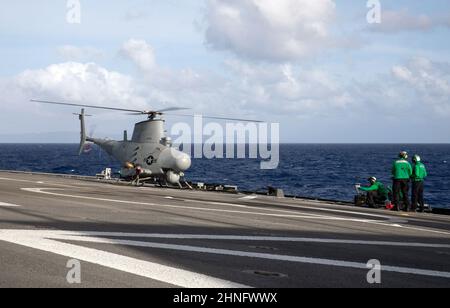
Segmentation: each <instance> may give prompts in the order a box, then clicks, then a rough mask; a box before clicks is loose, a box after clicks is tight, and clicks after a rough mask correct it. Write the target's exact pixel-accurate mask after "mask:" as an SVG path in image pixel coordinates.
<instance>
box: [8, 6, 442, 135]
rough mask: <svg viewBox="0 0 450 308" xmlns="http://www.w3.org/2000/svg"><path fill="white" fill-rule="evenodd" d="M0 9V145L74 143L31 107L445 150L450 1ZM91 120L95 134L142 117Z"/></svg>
mask: <svg viewBox="0 0 450 308" xmlns="http://www.w3.org/2000/svg"><path fill="white" fill-rule="evenodd" d="M30 2H31V3H30ZM78 4H79V5H80V7H79V8H80V10H79V13H80V14H79V16H78V10H77V8H78ZM378 4H379V5H380V6H379V7H378ZM0 7H1V9H0V93H1V96H0V108H1V109H0V142H77V138H78V135H77V130H78V129H79V124H78V122H77V118H76V117H74V116H73V115H72V113H73V112H77V111H78V112H79V110H77V109H76V108H75V109H74V108H66V107H58V106H43V105H38V104H35V103H31V102H29V100H30V99H44V100H56V101H64V102H69V103H81V104H94V105H101V106H113V107H122V108H123V107H126V108H132V109H139V110H140V109H144V110H148V109H160V108H164V107H171V106H180V107H187V108H191V109H192V110H191V111H190V112H191V113H195V114H205V115H213V116H223V117H237V118H251V119H258V120H263V121H267V122H270V123H280V132H281V133H280V134H281V136H280V138H281V142H298V143H361V142H362V143H448V142H449V141H450V136H449V132H450V39H449V38H450V2H449V1H448V0H430V1H418V0H417V1H413V0H408V1H406V0H405V1H404V0H395V1H394V0H381V1H373V0H370V1H365V0H359V1H357V0H353V1H351V0H339V1H337V0H277V1H275V0H183V1H175V0H151V1H149V0H131V1H117V0H108V1H106V0H96V1H87V0H79V1H76V0H70V1H66V0H40V1H24V0H16V1H14V2H11V1H6V0H0ZM378 8H379V10H378ZM74 12H75V13H74ZM378 12H379V13H380V14H379V15H378ZM368 15H369V18H368ZM78 17H80V18H79V19H77V18H78ZM91 113H92V114H93V115H94V116H93V117H90V118H89V119H88V123H89V124H88V127H89V131H90V133H91V134H94V135H95V137H111V138H114V137H118V136H121V135H122V131H123V130H124V129H128V130H129V131H130V132H131V131H132V129H133V125H134V123H135V122H136V121H139V120H143V119H142V118H138V117H135V118H133V117H130V116H127V115H124V114H121V113H111V112H101V111H91ZM179 121H186V122H188V123H189V120H188V119H181V118H179V117H167V125H168V126H167V128H168V131H169V133H170V130H171V127H172V126H173V125H174V124H175V123H177V122H179Z"/></svg>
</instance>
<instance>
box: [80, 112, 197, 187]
mask: <svg viewBox="0 0 450 308" xmlns="http://www.w3.org/2000/svg"><path fill="white" fill-rule="evenodd" d="M79 118H80V121H81V142H80V151H79V153H80V154H81V153H82V152H83V149H84V146H85V144H86V142H92V143H94V144H96V145H98V146H99V147H100V148H102V149H103V150H104V151H105V152H106V153H108V154H109V155H111V156H112V157H114V158H115V159H116V160H117V161H119V162H120V163H121V164H122V166H123V167H122V170H121V176H122V177H124V178H131V177H133V176H135V175H136V168H137V167H138V166H139V167H140V168H141V170H142V173H141V174H140V177H141V178H159V179H161V178H162V179H163V180H166V181H167V182H169V183H170V184H179V183H180V179H181V178H182V177H183V176H184V172H185V171H186V170H188V169H189V168H190V167H191V158H190V156H189V155H187V154H185V153H183V152H181V151H179V150H177V149H175V148H173V147H172V144H171V140H170V138H168V137H167V136H166V135H165V132H164V123H165V121H164V120H163V119H156V118H153V117H152V118H149V119H148V120H146V121H142V122H139V123H136V124H135V127H134V132H133V136H132V138H131V140H128V137H127V135H128V134H127V132H126V131H125V132H124V138H123V140H122V141H114V140H108V139H97V138H92V137H89V136H87V135H86V129H85V113H84V109H82V110H81V114H79Z"/></svg>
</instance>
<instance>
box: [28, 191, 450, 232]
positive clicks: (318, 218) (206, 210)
mask: <svg viewBox="0 0 450 308" xmlns="http://www.w3.org/2000/svg"><path fill="white" fill-rule="evenodd" d="M21 190H23V191H28V192H32V193H39V194H45V195H52V196H58V197H67V198H76V199H84V200H94V201H102V202H114V203H122V204H134V205H147V206H154V207H155V206H156V207H163V208H176V209H184V210H194V211H203V212H219V213H233V214H249V215H255V216H266V217H278V218H299V219H311V220H330V221H349V222H358V223H369V224H376V225H382V226H386V227H391V228H399V227H401V228H404V229H409V230H412V231H419V232H431V233H436V234H442V235H450V232H447V231H441V230H434V229H428V228H416V227H409V226H403V225H399V224H392V223H389V221H386V222H383V221H378V220H369V219H356V218H343V217H335V216H318V215H314V214H304V213H302V214H303V215H298V214H294V213H296V212H292V211H284V210H276V209H264V210H267V211H275V212H285V213H293V214H272V213H262V212H249V211H236V210H224V209H212V208H201V207H200V208H199V207H192V206H181V205H172V204H156V203H148V202H137V201H128V200H117V199H106V198H96V197H87V196H79V195H69V194H61V193H54V192H49V191H46V190H63V189H57V188H22V189H21ZM198 202H199V203H201V202H202V201H198ZM211 203H216V202H211ZM217 204H221V205H227V204H226V203H218V202H217ZM230 206H233V207H241V208H242V207H243V208H248V209H252V210H253V209H254V208H252V207H249V206H245V205H236V204H230ZM258 210H262V209H260V208H258ZM350 213H351V212H350Z"/></svg>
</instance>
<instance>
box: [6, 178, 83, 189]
mask: <svg viewBox="0 0 450 308" xmlns="http://www.w3.org/2000/svg"><path fill="white" fill-rule="evenodd" d="M0 181H8V182H10V181H11V182H20V183H33V184H45V185H50V186H59V187H65V188H81V187H79V186H71V185H64V184H58V183H52V182H42V181H40V182H36V181H30V180H20V179H12V178H3V177H0Z"/></svg>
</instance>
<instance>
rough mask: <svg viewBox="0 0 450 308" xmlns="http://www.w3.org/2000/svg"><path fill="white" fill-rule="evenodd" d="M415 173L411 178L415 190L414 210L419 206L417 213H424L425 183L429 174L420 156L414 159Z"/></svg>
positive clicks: (413, 193)
mask: <svg viewBox="0 0 450 308" xmlns="http://www.w3.org/2000/svg"><path fill="white" fill-rule="evenodd" d="M413 163H414V166H413V173H412V176H411V180H412V183H413V189H412V210H413V211H414V210H416V208H417V205H419V207H418V209H417V211H418V212H421V213H422V212H423V211H424V208H425V201H424V197H423V194H424V181H425V178H426V177H427V176H428V174H427V168H426V167H425V165H424V164H423V163H422V160H421V158H420V156H419V155H414V157H413Z"/></svg>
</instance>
